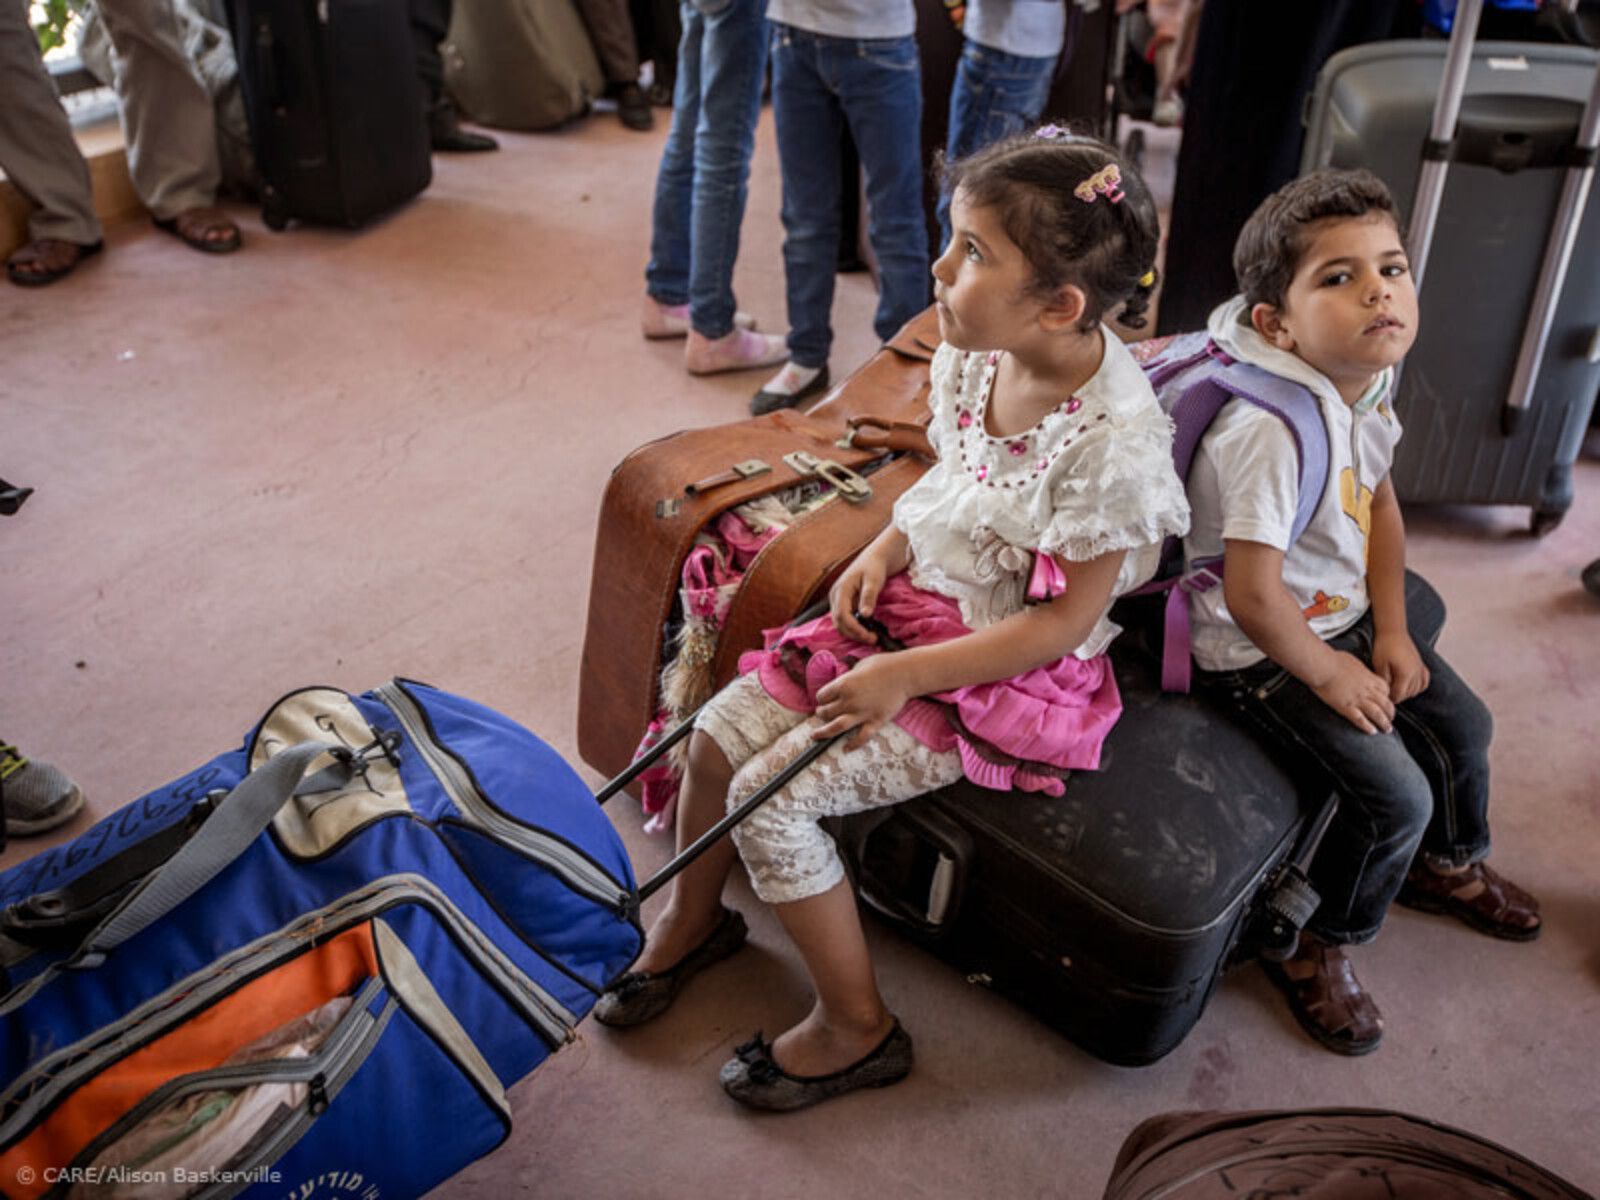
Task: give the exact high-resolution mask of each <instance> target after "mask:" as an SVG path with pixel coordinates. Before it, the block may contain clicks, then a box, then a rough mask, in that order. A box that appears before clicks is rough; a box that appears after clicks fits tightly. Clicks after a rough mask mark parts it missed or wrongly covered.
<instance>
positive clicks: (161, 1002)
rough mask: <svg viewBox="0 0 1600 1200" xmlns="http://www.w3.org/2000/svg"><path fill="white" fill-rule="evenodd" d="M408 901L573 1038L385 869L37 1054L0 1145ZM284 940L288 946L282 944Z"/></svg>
mask: <svg viewBox="0 0 1600 1200" xmlns="http://www.w3.org/2000/svg"><path fill="white" fill-rule="evenodd" d="M407 901H415V902H417V903H420V904H421V905H422V906H423V907H425V908H426V909H427V910H428V911H429V912H431V913H433V914H434V915H435V916H436V917H438V918H439V919H440V920H441V921H442V922H443V923H444V924H445V926H446V927H447V928H448V929H449V930H450V932H451V934H452V935H453V936H454V938H455V941H456V943H457V944H458V945H459V946H460V947H461V948H462V949H463V951H464V952H465V953H466V955H467V957H468V959H469V960H470V961H471V963H472V964H473V966H474V967H476V968H477V969H478V970H479V971H480V972H482V973H483V974H484V975H485V976H486V977H488V978H489V980H490V981H491V982H493V983H494V984H495V985H496V986H497V988H498V990H499V991H500V992H501V994H502V995H503V996H505V997H506V999H507V1000H508V1001H509V1002H510V1003H511V1004H512V1006H513V1007H515V1008H516V1009H517V1010H518V1011H519V1012H520V1013H521V1014H522V1016H523V1018H524V1020H526V1021H527V1022H528V1024H529V1025H531V1026H532V1027H533V1028H534V1030H535V1031H537V1032H538V1034H539V1035H540V1036H541V1037H542V1038H543V1039H544V1040H545V1043H546V1044H547V1045H548V1046H549V1047H550V1048H551V1049H552V1050H556V1049H559V1048H560V1047H562V1046H564V1045H565V1044H566V1043H567V1042H569V1041H571V1040H572V1037H573V1030H574V1028H575V1027H576V1026H577V1023H578V1018H577V1017H576V1016H575V1015H574V1014H573V1013H572V1012H571V1010H569V1009H568V1008H567V1007H566V1006H565V1005H563V1004H562V1003H561V1002H560V1001H559V1000H557V999H556V998H555V997H554V996H552V995H551V994H550V993H549V992H547V991H546V990H545V989H544V988H543V987H541V986H540V985H539V984H538V983H537V982H536V981H534V980H533V979H531V978H530V977H529V976H528V975H527V974H525V973H524V972H523V971H522V970H521V969H520V968H518V967H517V965H516V964H515V963H513V962H512V961H511V960H510V959H509V958H507V957H506V955H505V953H504V952H503V951H502V950H501V949H500V948H499V947H498V946H496V945H495V944H494V943H493V942H492V941H491V940H489V938H488V937H487V936H486V935H485V934H484V933H483V931H482V930H480V929H479V928H478V927H477V926H476V925H474V924H473V923H472V922H471V921H468V920H467V919H466V918H465V917H463V916H462V915H461V913H460V911H459V910H458V909H456V907H455V905H454V904H452V903H451V902H450V900H449V898H448V897H447V896H445V894H444V893H443V892H441V891H440V890H439V889H438V888H437V887H435V886H434V885H433V884H432V883H431V882H430V881H428V880H427V879H425V878H423V877H422V876H420V875H412V874H404V875H391V876H388V877H386V878H384V879H379V880H375V881H373V882H372V883H371V884H369V885H367V886H366V887H364V888H361V889H359V890H358V891H355V892H352V893H350V894H349V895H348V896H347V897H345V899H344V902H343V903H341V904H338V905H334V906H330V907H328V908H324V909H319V910H317V911H315V912H310V913H306V914H304V915H303V916H301V917H300V918H299V919H297V920H296V921H294V922H292V923H291V924H289V925H286V926H284V927H283V928H281V929H278V930H276V931H274V932H272V933H269V934H266V935H264V936H262V937H260V938H258V939H256V941H254V942H252V943H250V944H249V945H246V946H242V947H240V948H239V949H238V950H235V951H234V952H233V953H231V954H228V955H226V956H224V957H222V958H219V959H217V960H215V961H214V962H213V963H212V964H211V965H210V967H209V968H208V969H206V970H204V971H202V972H198V973H196V974H195V975H191V976H189V977H188V978H186V979H183V980H180V981H178V982H177V983H175V984H174V985H173V986H172V987H170V988H168V989H167V990H166V991H164V992H162V993H160V994H159V995H156V996H153V997H151V998H150V999H149V1000H147V1001H145V1003H143V1004H141V1005H140V1006H139V1007H138V1008H136V1009H134V1010H133V1011H132V1012H130V1013H129V1014H128V1015H127V1016H126V1017H124V1018H122V1019H121V1020H119V1021H116V1022H114V1023H112V1024H110V1025H106V1026H102V1027H101V1028H100V1029H97V1030H96V1031H95V1032H94V1034H93V1035H91V1037H90V1038H85V1039H83V1040H81V1041H78V1042H76V1043H73V1044H72V1045H69V1046H64V1047H62V1048H61V1049H59V1050H57V1051H55V1052H54V1053H53V1054H50V1055H48V1056H46V1057H45V1058H42V1059H40V1060H39V1061H38V1062H36V1063H35V1064H34V1065H33V1066H32V1067H30V1068H29V1069H28V1070H27V1071H25V1072H23V1073H22V1074H20V1075H18V1076H17V1077H16V1079H14V1080H13V1081H12V1082H11V1085H10V1087H8V1088H7V1089H6V1091H5V1093H4V1094H3V1095H0V1147H4V1146H9V1145H11V1144H12V1143H13V1142H14V1141H16V1140H17V1139H18V1138H20V1137H21V1136H22V1135H23V1134H25V1133H26V1132H27V1131H28V1130H29V1129H31V1128H32V1127H33V1125H34V1124H35V1123H36V1122H37V1121H38V1120H40V1119H42V1117H43V1116H44V1115H45V1114H46V1113H47V1112H48V1111H49V1110H50V1109H51V1108H53V1107H54V1105H55V1104H56V1103H57V1102H58V1101H60V1100H61V1099H62V1098H64V1097H65V1096H67V1095H68V1094H70V1093H71V1092H72V1090H73V1089H74V1088H76V1087H78V1086H80V1085H81V1084H82V1083H83V1082H84V1081H86V1080H88V1079H90V1078H92V1077H93V1076H94V1075H95V1074H97V1073H98V1072H100V1071H102V1070H104V1069H106V1067H107V1066H109V1065H110V1064H111V1063H112V1062H115V1061H116V1060H117V1059H120V1058H122V1057H124V1056H126V1055H128V1054H131V1053H133V1052H134V1051H135V1050H138V1049H139V1048H140V1047H141V1046H143V1045H145V1044H146V1043H147V1042H150V1041H153V1040H154V1039H155V1038H157V1037H159V1036H161V1035H162V1034H163V1033H165V1032H167V1031H168V1030H170V1029H172V1028H173V1027H175V1026H176V1025H178V1024H181V1023H182V1022H183V1021H184V1020H186V1019H187V1018H188V1017H190V1016H191V1015H193V1014H194V1013H196V1012H199V1011H200V1010H201V1009H204V1008H208V1007H210V1006H211V1005H212V1004H214V1003H216V1002H217V1001H218V1000H219V999H221V997H222V996H224V995H226V994H227V993H229V992H232V991H234V990H236V989H238V988H239V987H242V986H243V985H244V984H246V983H248V982H249V981H250V980H252V979H255V978H256V977H257V976H259V975H262V974H264V973H266V972H267V971H269V970H271V969H272V968H273V967H275V966H278V965H279V964H281V963H283V962H286V961H288V960H289V959H291V958H294V957H297V956H298V955H299V954H300V953H301V952H302V951H303V950H305V949H307V948H308V947H309V946H310V945H311V943H312V939H313V938H314V939H316V940H317V941H324V940H326V939H327V938H329V937H331V936H332V935H334V934H337V933H340V932H342V931H344V930H346V929H349V928H352V927H354V926H356V925H359V924H360V923H361V922H363V921H366V920H370V919H371V918H372V917H375V916H378V915H379V914H381V913H382V912H384V911H385V910H387V909H390V908H393V907H395V906H397V905H399V904H402V903H405V902H407ZM286 946H288V947H291V949H289V950H288V951H286V950H285V947H286Z"/></svg>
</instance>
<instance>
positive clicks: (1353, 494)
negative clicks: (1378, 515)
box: [1339, 467, 1372, 562]
mask: <svg viewBox="0 0 1600 1200" xmlns="http://www.w3.org/2000/svg"><path fill="white" fill-rule="evenodd" d="M1339 502H1340V504H1342V505H1343V506H1344V515H1345V516H1347V517H1349V518H1350V519H1351V520H1352V521H1354V522H1355V523H1356V528H1357V529H1359V530H1361V561H1362V562H1366V561H1367V551H1368V550H1369V549H1370V548H1371V547H1370V539H1371V537H1372V489H1371V488H1369V487H1367V486H1366V485H1365V484H1363V483H1361V481H1360V480H1358V479H1357V478H1356V473H1355V472H1354V471H1353V470H1351V469H1350V468H1349V467H1346V468H1345V469H1344V470H1343V471H1340V472H1339Z"/></svg>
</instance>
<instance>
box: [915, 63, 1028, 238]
mask: <svg viewBox="0 0 1600 1200" xmlns="http://www.w3.org/2000/svg"><path fill="white" fill-rule="evenodd" d="M1056 57H1057V56H1056V55H1054V54H1052V55H1050V56H1049V57H1048V58H1032V57H1023V56H1022V55H1020V54H1008V53H1006V52H1005V51H1004V50H995V49H993V48H991V47H989V46H980V45H979V44H978V43H977V42H972V41H969V42H967V44H966V45H965V46H963V47H962V49H961V62H960V64H959V65H958V66H957V67H956V82H955V86H954V87H953V88H952V89H951V90H950V136H949V138H948V139H947V140H946V143H945V156H946V157H947V158H949V159H950V160H951V161H954V160H956V159H958V158H965V157H966V156H967V155H969V154H971V153H972V152H973V151H975V150H981V149H983V148H984V147H985V146H988V145H991V144H992V143H994V142H998V141H999V140H1000V139H1001V138H1005V137H1010V136H1011V135H1012V134H1014V133H1021V132H1022V131H1023V130H1024V129H1026V128H1028V126H1030V125H1032V124H1033V123H1034V122H1035V121H1037V120H1038V119H1039V115H1040V114H1041V113H1043V112H1044V106H1045V101H1046V100H1048V99H1049V98H1050V82H1051V80H1052V78H1054V76H1055V66H1056ZM939 228H940V229H941V230H942V231H943V233H944V242H945V245H949V244H950V197H949V196H941V197H940V199H939Z"/></svg>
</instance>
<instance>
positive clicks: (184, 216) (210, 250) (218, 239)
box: [151, 207, 244, 254]
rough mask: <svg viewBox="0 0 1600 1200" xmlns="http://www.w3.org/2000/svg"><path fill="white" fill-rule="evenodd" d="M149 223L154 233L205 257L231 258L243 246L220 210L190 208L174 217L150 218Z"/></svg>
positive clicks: (242, 242) (232, 223)
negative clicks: (163, 234) (170, 237)
mask: <svg viewBox="0 0 1600 1200" xmlns="http://www.w3.org/2000/svg"><path fill="white" fill-rule="evenodd" d="M151 220H152V221H154V222H155V226H156V228H157V229H163V230H165V231H166V232H168V233H170V234H172V235H173V236H174V237H177V238H181V239H182V240H183V241H184V243H185V244H187V245H190V246H193V247H194V248H195V249H196V250H204V251H205V252H206V253H207V254H232V253H233V252H234V251H235V250H237V249H238V248H239V247H240V246H242V245H243V244H244V235H243V234H242V233H240V232H239V227H238V226H237V225H235V224H234V222H233V218H232V217H230V216H229V215H228V214H227V213H225V212H223V211H222V210H221V209H220V208H209V207H208V208H190V209H185V210H184V211H183V212H181V213H179V214H178V215H177V216H175V217H152V218H151Z"/></svg>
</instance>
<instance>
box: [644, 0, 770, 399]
mask: <svg viewBox="0 0 1600 1200" xmlns="http://www.w3.org/2000/svg"><path fill="white" fill-rule="evenodd" d="M766 7H767V0H694V2H692V3H689V4H685V5H684V7H683V41H682V43H681V44H680V45H679V48H678V76H677V85H676V90H675V92H674V95H673V108H672V131H671V132H670V133H669V134H668V135H667V144H666V148H665V149H664V150H663V151H662V153H661V168H660V171H659V172H658V173H657V175H656V197H655V210H654V214H653V221H652V226H651V238H650V264H649V266H647V267H646V268H645V274H644V277H645V296H644V307H643V311H642V313H641V315H640V325H641V328H642V330H643V332H644V336H645V337H647V338H671V337H685V336H687V338H688V344H687V345H686V346H685V347H684V365H685V366H686V367H687V368H688V370H689V372H690V374H693V375H709V374H712V373H714V372H717V371H738V370H744V369H748V368H751V367H766V366H772V365H773V364H775V363H780V362H782V361H783V360H784V359H785V358H786V357H787V356H788V349H787V347H786V346H785V345H784V341H783V338H781V337H778V336H775V335H770V334H759V333H754V332H752V330H753V329H754V327H755V321H754V320H753V319H752V318H751V317H750V316H749V315H748V314H746V313H741V312H738V311H737V309H736V307H735V304H734V298H733V264H734V261H735V260H736V259H737V258H738V257H739V227H740V224H741V223H742V222H743V220H744V206H745V198H746V195H747V187H746V184H747V181H748V179H749V177H750V155H751V153H752V152H753V151H754V150H755V139H756V121H757V119H758V118H759V117H760V115H761V84H762V80H763V78H764V76H765V74H766V61H767V20H766Z"/></svg>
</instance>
